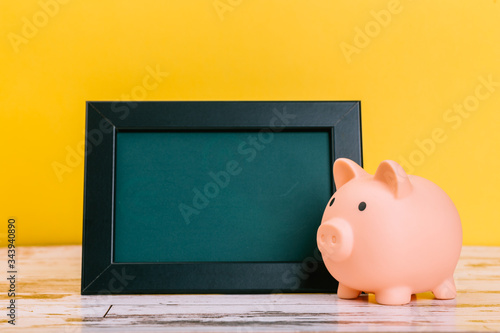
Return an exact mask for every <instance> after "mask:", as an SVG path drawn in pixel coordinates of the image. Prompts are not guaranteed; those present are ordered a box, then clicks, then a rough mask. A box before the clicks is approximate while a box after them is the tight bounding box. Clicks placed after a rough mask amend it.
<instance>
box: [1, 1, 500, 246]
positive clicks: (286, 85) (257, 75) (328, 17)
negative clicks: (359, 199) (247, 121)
mask: <svg viewBox="0 0 500 333" xmlns="http://www.w3.org/2000/svg"><path fill="white" fill-rule="evenodd" d="M44 3H47V4H52V7H51V6H49V7H47V6H45V7H47V8H49V9H46V11H48V12H49V13H50V14H51V15H48V14H44V9H43V8H42V7H43V6H42V5H41V4H44ZM214 3H215V4H218V5H219V7H218V8H219V11H220V12H219V13H218V11H217V9H216V7H215V6H214ZM221 3H222V4H226V5H225V6H226V7H224V6H223V5H221ZM53 4H54V2H53V0H41V2H38V1H35V0H30V1H12V2H10V1H2V2H1V5H0V32H1V34H0V66H1V67H0V73H1V81H0V127H1V128H0V142H1V146H0V147H1V170H0V171H1V173H0V177H1V178H0V179H1V183H0V205H1V206H0V209H1V212H0V218H1V219H2V220H4V221H5V222H4V224H3V225H4V227H1V228H0V233H1V235H0V236H1V239H2V244H4V242H5V239H6V233H5V232H6V224H7V223H6V221H7V218H8V217H10V216H14V217H16V218H17V220H18V230H17V241H18V244H77V243H80V242H81V230H82V211H83V208H82V205H83V161H81V160H78V158H77V157H76V158H75V157H74V156H73V160H72V161H71V163H72V165H73V166H72V167H71V168H69V169H71V172H69V171H68V170H66V171H68V172H65V173H64V174H62V176H61V175H60V176H61V177H62V181H60V179H58V176H57V174H56V172H55V171H54V169H53V165H54V162H56V163H60V164H66V165H67V163H66V158H67V155H68V149H69V151H78V149H79V148H78V147H79V145H81V142H82V141H83V139H84V133H83V131H84V123H85V101H87V100H122V99H127V95H129V96H130V95H131V94H132V93H135V94H136V95H137V93H138V92H139V91H143V92H144V89H142V88H140V87H141V86H143V79H144V78H145V76H147V75H148V68H150V69H155V68H159V69H160V70H161V71H163V72H168V76H167V77H165V78H164V79H163V80H162V81H161V82H158V85H157V87H156V88H155V89H149V90H147V91H146V92H147V96H145V98H144V99H145V100H188V101H189V100H361V107H362V125H363V145H364V146H363V150H364V160H365V168H366V169H367V171H368V172H371V173H373V172H374V171H375V170H376V167H377V166H378V163H379V162H380V161H382V160H384V159H394V160H396V161H399V162H402V161H403V160H404V159H406V160H408V159H409V158H410V157H412V158H413V161H418V163H414V165H413V166H412V167H411V170H409V171H411V172H412V173H414V174H417V175H420V176H423V177H427V178H429V179H431V180H433V181H434V182H436V183H437V184H439V185H440V186H441V187H442V188H444V189H445V191H447V193H448V194H449V195H450V196H451V198H452V199H453V200H454V202H455V204H456V206H457V208H458V210H459V212H460V215H461V217H462V223H463V228H464V244H468V245H500V209H499V205H500V203H499V199H500V196H499V195H498V193H499V191H500V176H499V172H500V154H499V151H500V150H499V149H500V108H499V106H500V87H498V86H496V87H495V88H494V91H493V92H491V93H490V94H489V96H488V97H487V98H484V99H483V100H481V101H480V103H479V105H478V106H476V109H475V110H474V111H471V112H469V113H467V114H466V116H467V117H465V116H460V117H461V118H460V121H461V122H460V124H458V120H457V119H456V118H454V119H455V120H454V121H453V122H451V121H450V119H448V121H447V120H446V119H445V117H446V115H448V116H451V114H447V112H449V111H447V110H448V109H450V108H452V107H453V105H454V104H458V105H460V104H463V103H464V101H465V100H467V98H469V99H468V101H469V102H471V103H472V102H474V96H475V93H476V87H478V85H480V84H481V81H480V77H483V78H485V79H487V78H488V77H489V76H490V77H491V78H492V80H493V81H494V82H500V2H497V1H496V0H484V1H483V0H482V1H452V0H449V1H439V2H436V1H423V0H422V1H415V0H414V1H409V0H401V1H400V4H399V6H395V8H397V10H396V11H397V13H393V14H391V18H390V22H388V21H389V20H388V19H387V17H385V19H386V20H385V21H384V22H383V23H384V25H382V24H380V23H377V21H376V20H375V17H374V16H373V12H372V11H374V12H375V13H379V12H380V11H381V10H387V9H388V8H389V7H391V6H393V7H394V4H393V3H392V2H391V1H386V0H381V1H363V2H353V1H347V0H344V1H327V0H322V1H306V0H303V1H298V0H242V1H239V0H221V1H219V2H214V1H213V0H196V1H156V0H154V1H153V0H141V1H107V2H104V1H81V0H73V1H67V0H65V3H64V4H59V5H58V6H57V7H54V6H53ZM391 8H392V7H391ZM223 10H225V11H223ZM40 12H41V13H40ZM382 13H383V12H382ZM44 15H45V16H44ZM375 16H376V15H375ZM44 17H45V18H46V19H44ZM26 22H31V23H35V24H37V25H38V27H36V26H35V27H36V29H35V31H33V29H32V30H29V29H28V28H26V27H25V25H26V24H28V25H29V23H26ZM23 27H24V28H23ZM377 27H378V28H377ZM23 29H24V30H23ZM365 29H368V32H369V34H370V35H371V37H370V36H368V40H367V38H366V37H365V38H364V39H363V38H362V37H360V36H359V31H360V30H361V31H365ZM370 29H371V30H370ZM365 33H366V32H365ZM22 38H24V39H22ZM20 40H22V42H20ZM14 41H15V42H14ZM342 45H343V46H344V47H345V45H350V46H351V47H356V48H357V52H355V53H353V54H351V55H350V56H346V54H344V53H343V51H342V48H341V47H342ZM356 45H357V46H356ZM351 50H352V49H351ZM137 87H139V88H137ZM141 89H142V90H141ZM479 89H482V90H481V92H482V93H484V92H486V90H484V89H485V88H484V87H483V88H479ZM471 96H472V97H471ZM483 97H484V96H483ZM128 98H131V97H128ZM471 98H472V99H471ZM454 116H455V117H456V115H454ZM452 126H455V127H456V128H453V127H452ZM435 128H438V129H441V130H442V131H444V133H445V135H446V140H444V142H439V143H435V148H434V151H430V152H429V151H428V152H427V153H428V154H426V155H422V154H423V153H422V152H420V153H419V152H418V151H417V150H419V149H420V148H419V147H418V146H417V144H416V143H415V140H421V141H422V140H424V141H425V140H427V139H430V138H432V131H433V130H434V129H435ZM426 142H428V141H426ZM427 147H428V149H431V148H432V147H430V146H427ZM431 150H432V149H431ZM420 151H422V149H420ZM412 154H413V155H412ZM419 154H420V155H419ZM419 156H420V160H418V159H417V157H419ZM422 156H423V158H422ZM416 164H418V165H416ZM407 169H409V168H408V167H407ZM2 229H3V230H2ZM443 237H446V235H443Z"/></svg>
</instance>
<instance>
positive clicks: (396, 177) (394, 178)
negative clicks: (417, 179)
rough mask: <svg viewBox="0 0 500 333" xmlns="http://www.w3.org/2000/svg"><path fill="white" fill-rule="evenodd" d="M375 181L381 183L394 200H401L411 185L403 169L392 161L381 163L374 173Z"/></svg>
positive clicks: (408, 191)
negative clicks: (387, 188) (386, 187)
mask: <svg viewBox="0 0 500 333" xmlns="http://www.w3.org/2000/svg"><path fill="white" fill-rule="evenodd" d="M375 179H376V180H378V181H381V182H383V183H384V184H386V185H387V186H388V187H389V190H390V191H391V192H392V193H393V194H394V196H395V197H396V198H402V197H404V196H406V195H407V194H409V193H410V192H411V190H412V184H411V182H410V179H409V178H408V175H407V174H406V172H405V171H404V169H403V167H401V165H399V164H398V163H396V162H394V161H390V160H387V161H383V162H382V163H380V165H379V166H378V168H377V172H375Z"/></svg>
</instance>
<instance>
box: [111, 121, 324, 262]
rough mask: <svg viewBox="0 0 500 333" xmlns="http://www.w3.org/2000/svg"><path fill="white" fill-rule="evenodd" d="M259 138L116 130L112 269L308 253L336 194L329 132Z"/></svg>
mask: <svg viewBox="0 0 500 333" xmlns="http://www.w3.org/2000/svg"><path fill="white" fill-rule="evenodd" d="M259 134H261V133H258V132H247V131H245V132H153V133H147V132H125V133H118V135H117V145H116V146H117V156H116V217H115V219H116V220H115V243H114V244H115V258H114V259H115V262H206V261H227V262H231V261H278V262H281V261H285V262H294V261H301V260H304V259H305V258H306V257H307V256H312V255H313V253H314V249H315V248H316V230H317V228H318V227H319V224H320V222H321V216H322V214H323V209H324V207H325V202H327V201H328V199H329V198H330V196H331V193H332V186H331V184H332V182H331V176H329V175H331V169H330V164H331V144H330V142H331V140H330V137H329V133H328V132H326V131H322V132H279V133H272V134H271V133H269V134H266V135H265V136H262V135H259ZM259 138H261V139H263V140H259ZM228 165H229V168H228Z"/></svg>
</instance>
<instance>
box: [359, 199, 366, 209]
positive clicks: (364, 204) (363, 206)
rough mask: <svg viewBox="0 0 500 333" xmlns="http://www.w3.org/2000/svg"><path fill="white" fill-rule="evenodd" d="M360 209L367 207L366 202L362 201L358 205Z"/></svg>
mask: <svg viewBox="0 0 500 333" xmlns="http://www.w3.org/2000/svg"><path fill="white" fill-rule="evenodd" d="M358 209H359V211H361V212H362V211H364V210H365V209H366V202H364V201H362V202H361V203H360V204H359V206H358Z"/></svg>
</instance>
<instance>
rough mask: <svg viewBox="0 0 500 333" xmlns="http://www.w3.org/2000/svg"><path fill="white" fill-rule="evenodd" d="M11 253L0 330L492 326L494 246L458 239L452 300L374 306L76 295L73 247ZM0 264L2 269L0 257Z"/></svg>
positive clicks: (311, 298) (369, 299) (296, 299)
mask: <svg viewBox="0 0 500 333" xmlns="http://www.w3.org/2000/svg"><path fill="white" fill-rule="evenodd" d="M0 250H1V253H3V254H4V255H3V256H2V258H7V250H6V248H1V249H0ZM17 259H18V280H17V281H16V283H17V285H16V289H17V297H16V316H17V318H16V326H15V327H14V326H12V325H10V324H8V323H7V319H8V317H7V309H6V306H7V305H8V302H9V298H8V296H7V294H6V290H7V289H8V288H9V287H8V284H7V281H6V279H5V278H2V279H1V281H0V290H2V292H1V294H0V305H1V310H0V313H1V316H0V332H19V331H39V330H40V329H44V330H45V331H50V332H59V331H61V332H81V331H83V332H92V331H99V332H100V331H116V332H123V331H193V330H200V331H227V332H234V331H237V332H253V331H265V332H285V331H345V332H356V331H357V332H359V331H386V332H388V331H395V332H403V331H446V332H452V331H453V332H454V331H457V332H462V331H488V332H489V331H500V247H464V249H463V250H462V256H461V259H460V262H459V264H458V268H457V270H456V273H455V279H456V284H457V288H458V296H457V298H456V299H454V300H449V301H440V300H435V299H434V297H433V295H432V293H423V294H418V295H417V296H416V297H415V296H413V298H412V301H411V303H410V304H409V305H405V306H383V305H378V304H376V303H375V300H374V297H373V295H369V296H361V297H359V298H358V299H356V300H340V299H338V298H337V296H336V295H335V294H273V295H134V296H130V295H125V296H81V295H80V294H79V291H80V269H81V268H80V265H81V264H80V259H81V247H80V246H50V247H21V248H18V249H17ZM0 265H1V268H2V272H3V273H2V274H3V275H2V276H5V274H6V271H7V266H6V265H7V262H6V259H2V262H1V264H0Z"/></svg>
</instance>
